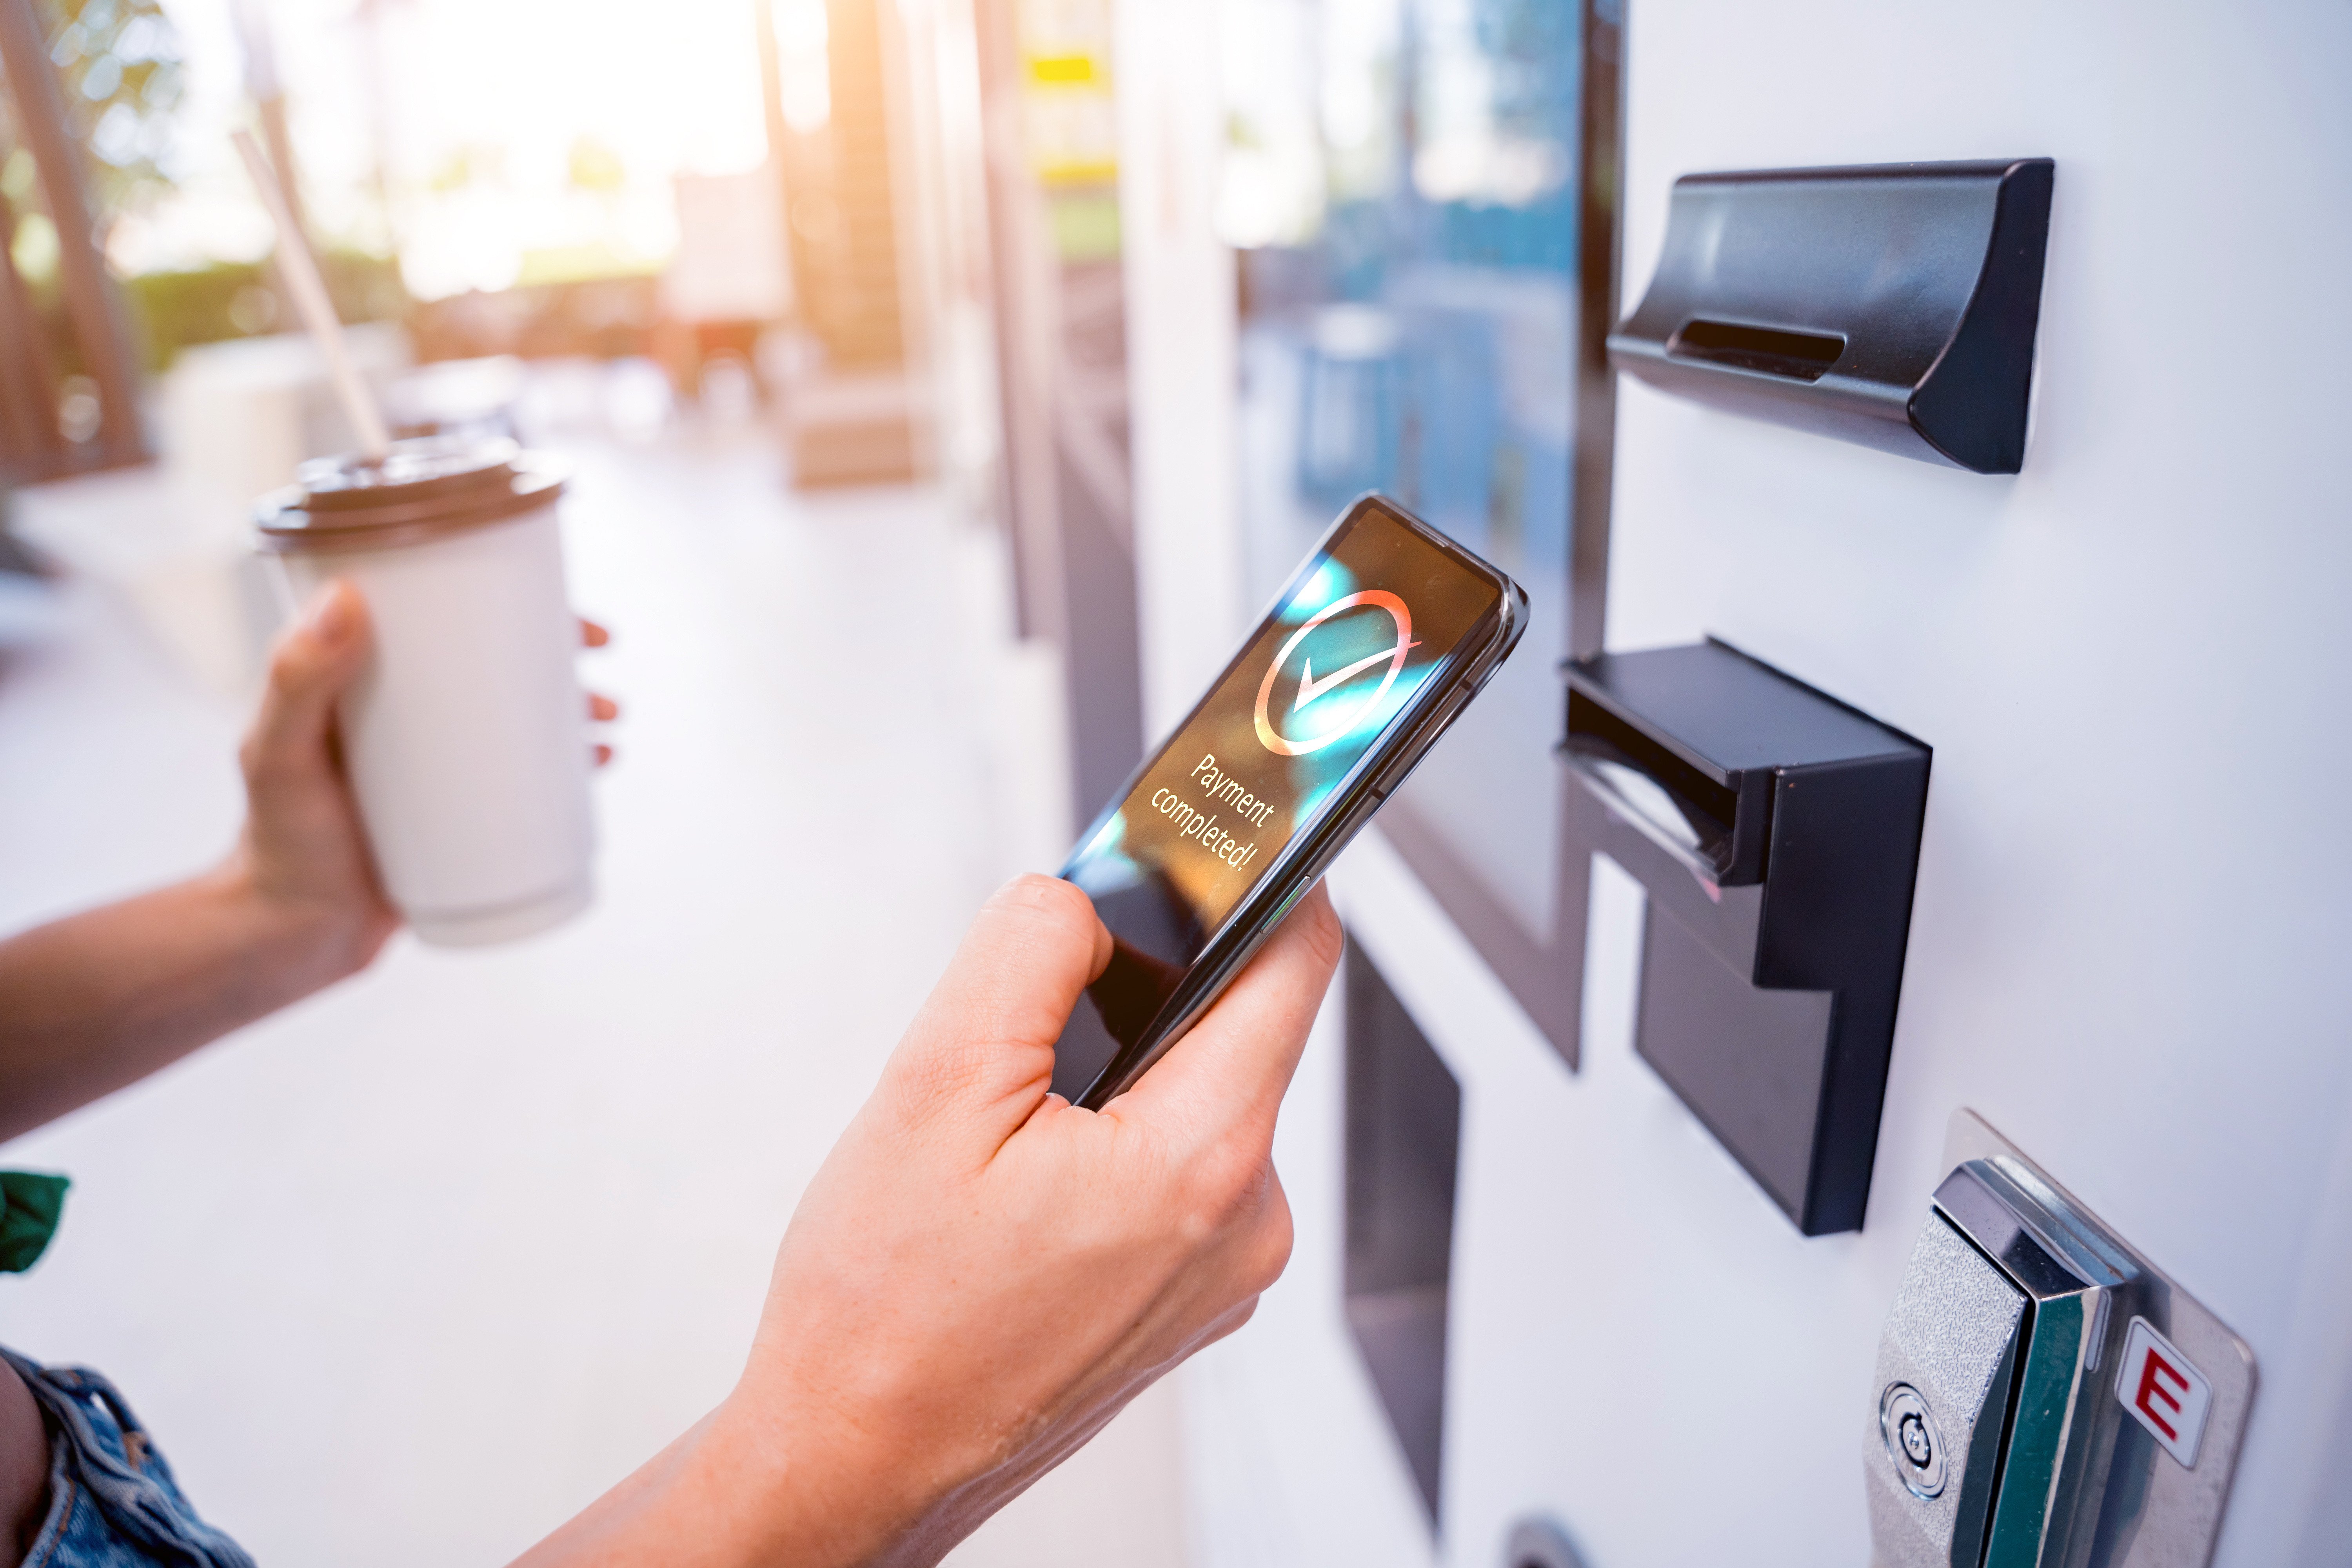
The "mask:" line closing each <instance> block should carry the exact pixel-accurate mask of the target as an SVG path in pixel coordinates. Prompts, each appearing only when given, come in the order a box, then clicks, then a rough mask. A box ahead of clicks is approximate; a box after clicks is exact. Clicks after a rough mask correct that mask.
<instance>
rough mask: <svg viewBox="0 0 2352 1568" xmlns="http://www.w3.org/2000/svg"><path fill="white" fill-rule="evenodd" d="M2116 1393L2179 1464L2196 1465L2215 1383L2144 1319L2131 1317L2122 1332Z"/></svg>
mask: <svg viewBox="0 0 2352 1568" xmlns="http://www.w3.org/2000/svg"><path fill="white" fill-rule="evenodd" d="M2116 1398H2117V1399H2120V1400H2122V1401H2123V1404H2124V1408H2125V1409H2126V1410H2128V1411H2130V1412H2131V1414H2132V1417H2133V1419H2135V1420H2137V1422H2138V1423H2139V1424H2140V1425H2141V1426H2145V1427H2147V1434H2148V1436H2151V1437H2153V1438H2155V1439H2156V1440H2157V1441H2158V1442H2159V1443H2161V1444H2163V1445H2164V1451H2165V1452H2166V1453H2168V1454H2170V1455H2171V1456H2172V1457H2173V1458H2176V1459H2178V1460H2179V1461H2180V1467H2181V1468H2183V1469H2193V1468H2196V1464H2197V1442H2198V1439H2199V1438H2200V1437H2202V1436H2205V1416H2206V1414H2207V1412H2209V1411H2210V1410H2211V1409H2212V1408H2213V1385H2212V1384H2210V1383H2208V1382H2206V1381H2205V1374H2204V1373H2201V1372H2199V1371H2198V1370H2197V1368H2196V1367H2195V1366H2193V1365H2191V1364H2190V1363H2189V1358H2188V1357H2187V1356H2185V1355H2182V1354H2181V1353H2180V1351H2179V1348H2178V1347H2177V1346H2175V1345H2174V1344H2173V1342H2171V1341H2170V1340H2168V1339H2166V1338H2165V1337H2164V1336H2163V1335H2162V1334H2159V1333H2158V1332H2157V1331H2156V1329H2155V1327H2154V1325H2152V1324H2151V1323H2149V1322H2148V1321H2147V1319H2146V1318H2134V1319H2133V1320H2132V1321H2131V1332H2130V1333H2129V1334H2128V1335H2126V1337H2125V1340H2124V1363H2123V1366H2122V1368H2121V1369H2120V1370H2119V1371H2118V1372H2117V1373H2116Z"/></svg>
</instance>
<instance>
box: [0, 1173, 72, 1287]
mask: <svg viewBox="0 0 2352 1568" xmlns="http://www.w3.org/2000/svg"><path fill="white" fill-rule="evenodd" d="M69 1185H71V1184H70V1183H68V1181H67V1180H66V1179H65V1178H64V1177H63V1176H44V1175H39V1174H37V1173H34V1172H31V1171H0V1200H4V1202H0V1274H22V1273H23V1272H24V1271H25V1270H26V1269H27V1268H31V1267H32V1266H33V1265H34V1264H35V1263H37V1262H38V1261H40V1257H41V1254H42V1253H43V1252H45V1251H47V1249H48V1245H49V1237H52V1236H55V1235H56V1234H57V1230H58V1215H59V1214H61V1213H63V1212H64V1210H65V1206H66V1188H67V1187H68V1186H69Z"/></svg>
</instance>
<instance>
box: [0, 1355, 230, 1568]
mask: <svg viewBox="0 0 2352 1568" xmlns="http://www.w3.org/2000/svg"><path fill="white" fill-rule="evenodd" d="M0 1358H5V1359H6V1361H7V1363H8V1364H9V1365H10V1366H13V1367H15V1368H16V1374H17V1375H18V1376H19V1377H22V1378H23V1379H24V1380H25V1386H26V1388H27V1389H29V1390H31V1391H32V1395H33V1398H34V1400H35V1402H36V1403H37V1404H38V1405H40V1407H41V1417H42V1421H43V1424H44V1425H45V1426H47V1428H48V1434H49V1507H48V1512H47V1514H46V1515H45V1516H43V1519H42V1522H41V1529H40V1533H39V1534H38V1535H37V1536H35V1537H34V1539H33V1544H32V1549H31V1550H30V1551H28V1552H26V1554H25V1564H26V1568H147V1565H149V1564H169V1565H171V1568H253V1559H252V1558H250V1557H248V1556H247V1555H246V1554H245V1552H244V1549H243V1548H241V1547H239V1546H238V1545H237V1544H236V1542H234V1541H231V1540H230V1539H229V1538H228V1537H227V1536H226V1535H223V1534H222V1533H221V1532H220V1531H217V1530H215V1529H214V1528H213V1527H212V1526H211V1525H208V1524H206V1523H205V1521H203V1520H201V1519H199V1518H197V1517H196V1510H194V1507H192V1506H190V1504H189V1502H188V1500H187V1499H186V1498H185V1497H184V1496H183V1495H182V1494H181V1491H180V1488H179V1485H178V1483H177V1482H175V1481H173V1479H172V1467H171V1466H170V1465H168V1464H166V1463H165V1462H164V1460H163V1452H162V1450H160V1449H158V1448H157V1447H155V1444H154V1441H153V1440H152V1438H150V1437H149V1436H147V1429H146V1428H145V1427H144V1426H141V1425H140V1424H139V1418H138V1417H137V1416H135V1415H132V1414H131V1406H130V1405H126V1404H124V1403H123V1399H122V1395H121V1394H119V1393H117V1392H116V1391H115V1387H114V1384H110V1383H109V1382H108V1381H107V1380H106V1379H105V1378H103V1377H100V1375H99V1374H98V1373H94V1372H91V1371H89V1369H87V1368H84V1367H44V1366H42V1365H41V1364H40V1363H37V1362H34V1361H30V1360H28V1359H26V1357H24V1356H20V1355H18V1354H16V1352H14V1351H11V1350H8V1349H6V1348H5V1347H0Z"/></svg>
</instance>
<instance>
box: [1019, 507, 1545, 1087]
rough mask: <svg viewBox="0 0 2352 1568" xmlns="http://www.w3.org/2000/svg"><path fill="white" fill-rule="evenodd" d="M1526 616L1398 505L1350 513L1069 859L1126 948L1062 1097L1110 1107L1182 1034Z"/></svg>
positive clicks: (1432, 738)
mask: <svg viewBox="0 0 2352 1568" xmlns="http://www.w3.org/2000/svg"><path fill="white" fill-rule="evenodd" d="M1527 624H1528V596H1527V595H1526V594H1525V593H1524V592H1522V591H1521V589H1520V588H1519V585H1518V584H1516V583H1514V582H1512V581H1511V580H1510V578H1509V577H1507V576H1506V575H1505V574H1503V573H1501V572H1499V571H1497V570H1496V568H1494V567H1493V566H1491V565H1489V564H1487V563H1486V562H1484V561H1482V560H1480V559H1479V558H1478V557H1477V556H1475V555H1473V554H1472V553H1471V552H1468V551H1467V550H1465V549H1463V548H1462V547H1461V546H1460V545H1458V544H1456V543H1454V542H1453V541H1452V540H1450V539H1448V538H1446V537H1445V535H1444V534H1443V533H1440V532H1438V531H1437V530H1435V529H1433V528H1432V527H1430V526H1429V525H1428V524H1427V523H1425V522H1423V521H1421V520H1420V519H1419V518H1417V517H1415V516H1413V515H1412V513H1411V512H1409V511H1407V510H1404V508H1402V507H1401V506H1399V505H1397V504H1396V503H1395V502H1394V501H1391V500H1388V499H1387V498H1385V497H1383V496H1378V495H1368V496H1365V497H1363V498H1362V499H1361V500H1358V501H1357V502H1356V503H1355V504H1354V505H1352V506H1350V507H1349V509H1348V510H1347V511H1346V512H1344V513H1343V514H1341V516H1340V518H1339V521H1337V522H1335V523H1333V524H1332V525H1331V528H1330V531H1328V532H1327V533H1325V534H1324V536H1323V537H1322V539H1321V540H1320V541H1319V542H1318V543H1317V544H1316V546H1315V549H1314V551H1313V552H1312V553H1310V554H1309V555H1308V556H1307V560H1306V561H1305V562H1304V563H1302V564H1301V565H1300V566H1299V568H1298V570H1297V573H1296V574H1294V575H1293V576H1292V577H1291V579H1290V581H1289V582H1288V583H1286V584H1284V586H1283V589H1282V592H1281V593H1280V594H1279V595H1276V599H1275V601H1274V607H1273V608H1272V609H1270V610H1268V611H1267V612H1266V614H1265V619H1264V620H1262V621H1260V622H1259V623H1258V626H1257V629H1256V630H1255V631H1253V632H1251V633H1250V635H1249V636H1248V637H1246V638H1245V639H1244V641H1243V643H1242V647H1241V651H1240V652H1238V653H1236V654H1235V655H1234V658H1233V660H1232V662H1231V663H1229V664H1227V665H1226V666H1225V668H1224V673H1223V674H1222V675H1220V676H1218V677H1217V679H1216V680H1215V682H1214V683H1213V685H1211V686H1210V688H1209V692H1208V695H1207V696H1205V697H1203V698H1202V699H1201V701H1200V703H1199V705H1198V706H1196V707H1195V708H1194V709H1193V710H1192V712H1191V713H1189V714H1188V715H1186V716H1185V719H1184V721H1183V722H1182V723H1181V724H1179V725H1178V726H1177V727H1176V731H1175V733H1174V734H1173V735H1171V736H1170V737H1169V739H1168V740H1167V741H1166V742H1164V743H1162V744H1161V746H1160V749H1159V750H1158V751H1157V752H1154V753H1153V754H1152V755H1151V756H1150V758H1148V759H1147V760H1146V761H1145V762H1144V764H1143V765H1142V766H1141V767H1140V768H1138V769H1137V770H1136V772H1135V774H1134V776H1133V777H1132V778H1130V779H1129V780H1128V782H1127V785H1126V787H1125V788H1123V789H1121V790H1120V791H1119V793H1118V796H1117V797H1115V798H1114V799H1113V801H1112V802H1111V805H1109V807H1108V809H1107V810H1105V811H1104V813H1103V814H1102V816H1099V817H1097V818H1096V820H1095V822H1094V824H1093V826H1090V827H1088V828H1087V831H1086V833H1085V835H1084V836H1083V837H1081V838H1080V839H1079V840H1078V847H1077V848H1076V850H1075V851H1074V852H1072V854H1071V856H1070V858H1069V860H1068V862H1067V863H1066V864H1065V865H1064V866H1063V868H1062V870H1061V875H1062V877H1063V878H1064V879H1066V880H1067V881H1071V882H1075V883H1076V884H1077V885H1078V886H1079V887H1081V888H1083V889H1086V891H1087V895H1088V896H1089V897H1090V898H1092V899H1093V900H1094V904H1095V910H1096V912H1097V914H1099V915H1100V916H1101V917H1102V921H1103V923H1104V924H1105V925H1106V926H1108V927H1109V928H1110V934H1111V940H1112V943H1113V952H1112V954H1111V960H1110V965H1109V967H1108V968H1107V969H1105V970H1104V971H1103V973H1102V976H1101V978H1100V979H1098V980H1097V981H1096V982H1095V983H1094V984H1092V985H1090V986H1088V987H1087V994H1085V995H1084V996H1083V997H1081V998H1079V1001H1078V1005H1077V1006H1076V1008H1075V1009H1074V1010H1073V1011H1072V1013H1071V1015H1070V1022H1069V1024H1068V1026H1066V1028H1064V1030H1063V1031H1062V1037H1061V1040H1060V1042H1059V1044H1057V1045H1056V1046H1055V1054H1054V1089H1055V1092H1057V1093H1059V1094H1062V1095H1064V1096H1066V1098H1067V1099H1068V1100H1070V1101H1071V1102H1072V1103H1073V1104H1076V1105H1083V1106H1087V1107H1090V1108H1099V1107H1101V1106H1103V1105H1105V1104H1107V1103H1108V1102H1109V1100H1111V1099H1112V1097H1113V1096H1115V1095H1118V1093H1120V1092H1121V1091H1123V1090H1124V1089H1127V1088H1128V1087H1129V1085H1130V1084H1132V1083H1134V1082H1135V1080H1136V1079H1139V1078H1140V1077H1142V1076H1143V1073H1144V1070H1145V1069H1146V1068H1149V1067H1150V1066H1151V1064H1152V1063H1153V1062H1155V1061H1157V1060H1159V1059H1160V1055H1161V1053H1163V1052H1165V1051H1166V1050H1167V1049H1168V1047H1170V1046H1171V1045H1173V1044H1175V1043H1176V1041H1177V1040H1178V1039H1180V1038H1181V1037H1182V1036H1183V1034H1184V1031H1185V1030H1187V1029H1189V1028H1191V1027H1192V1024H1193V1023H1194V1021H1195V1020H1197V1019H1198V1018H1199V1017H1200V1016H1201V1015H1202V1013H1204V1012H1206V1011H1207V1010H1208V1007H1209V1005H1210V1004H1211V1003H1213V1002H1214V1001H1215V1000H1216V999H1217V997H1218V995H1219V994H1221V993H1222V992H1223V990H1224V988H1225V986H1226V985H1227V984H1229V983H1230V982H1231V981H1232V980H1233V978H1234V976H1235V975H1236V974H1238V973H1241V970H1242V966H1243V965H1244V964H1245V963H1248V962H1249V959H1250V955H1251V954H1252V953H1255V952H1256V951H1257V949H1258V946H1259V944H1260V943H1262V942H1265V939H1266V937H1267V936H1268V935H1269V934H1271V933H1272V932H1273V931H1274V928H1275V927H1276V926H1277V925H1279V924H1280V923H1281V922H1282V917H1283V916H1285V915H1286V914H1288V913H1289V912H1290V908H1291V906H1292V905H1293V904H1295V903H1297V901H1298V900H1299V899H1300V897H1301V896H1303V895H1304V894H1305V893H1306V892H1307V889H1310V888H1312V887H1313V886H1314V885H1315V880H1316V879H1317V878H1318V877H1320V876H1321V875H1322V874H1323V871H1324V868H1326V867H1328V865H1329V864H1330V863H1331V860H1332V858H1333V857H1335V856H1337V855H1338V854H1339V851H1340V850H1341V849H1342V848H1344V847H1346V845H1347V843H1348V840H1349V839H1350V838H1352V837H1355V834H1356V830H1357V829H1358V828H1360V827H1361V826H1363V825H1364V824H1365V823H1367V822H1369V821H1370V820H1371V816H1372V813H1373V812H1375V811H1377V810H1378V809H1380V805H1381V801H1382V800H1384V799H1386V798H1387V796H1388V794H1389V792H1390V791H1391V790H1393V789H1394V788H1396V786H1397V785H1398V784H1402V783H1403V782H1404V777H1405V775H1406V774H1407V773H1411V772H1412V768H1413V764H1414V763H1418V762H1420V761H1421V759H1422V757H1423V755H1425V754H1426V753H1427V752H1428V751H1429V748H1430V747H1431V746H1432V745H1433V744H1434V743H1435V742H1436V740H1437V738H1438V737H1439V736H1440V735H1442V734H1444V732H1445V727H1446V726H1447V725H1448V724H1451V723H1452V722H1453V721H1454V717H1455V716H1456V715H1457V714H1459V713H1460V712H1461V711H1462V710H1463V709H1464V708H1465V706H1467V705H1468V703H1469V701H1470V699H1471V698H1473V697H1475V695H1477V692H1478V689H1479V688H1480V687H1481V686H1484V685H1485V684H1486V681H1487V679H1488V678H1490V677H1491V676H1493V674H1494V673H1495V671H1496V669H1498V668H1501V667H1502V663H1503V660H1504V659H1506V658H1509V657H1510V652H1511V649H1512V648H1513V647H1515V646H1517V643H1518V640H1519V637H1520V634H1522V633H1523V632H1525V631H1526V630H1527Z"/></svg>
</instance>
